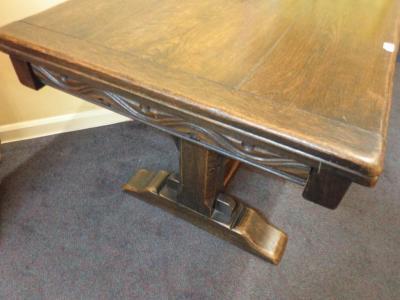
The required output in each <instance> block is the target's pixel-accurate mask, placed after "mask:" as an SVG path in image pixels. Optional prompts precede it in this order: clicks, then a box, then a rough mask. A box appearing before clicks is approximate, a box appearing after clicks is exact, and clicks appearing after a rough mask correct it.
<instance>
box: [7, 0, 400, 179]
mask: <svg viewBox="0 0 400 300" xmlns="http://www.w3.org/2000/svg"><path fill="white" fill-rule="evenodd" d="M399 24H400V1H395V0H363V1H361V0H353V1H347V0H337V1H309V0H281V1H274V0H251V1H238V0H212V1H211V0H203V1H198V0H187V1H181V0H163V1H159V0H147V1H142V0H141V1H139V0H131V1H127V0H113V1H108V0H70V1H67V2H66V3H64V4H62V5H59V6H57V7H55V8H53V9H50V10H48V11H46V12H44V13H41V14H39V15H36V16H33V17H30V18H27V19H25V20H22V21H19V22H15V23H13V24H10V25H8V26H6V27H4V28H2V29H1V30H0V48H1V49H2V50H5V51H8V52H11V50H10V49H12V51H13V53H14V54H15V53H16V51H19V52H18V53H21V55H22V54H24V55H25V56H26V55H28V53H29V55H31V56H41V57H44V58H45V59H46V60H47V61H49V62H53V63H57V64H62V65H64V66H68V67H70V68H71V69H78V68H79V70H80V71H81V72H83V73H88V74H91V75H93V76H96V77H97V78H101V79H102V80H104V81H107V82H112V84H113V85H115V86H117V87H118V88H122V89H124V90H127V91H130V92H133V93H140V94H144V95H148V96H151V97H156V98H158V99H161V100H162V101H163V102H164V103H166V104H168V105H169V106H170V107H175V108H176V109H177V110H179V109H185V110H187V111H190V112H192V113H193V114H194V115H196V116H198V117H199V118H202V117H207V118H212V119H213V120H215V121H218V122H220V123H222V124H227V125H229V126H234V127H235V128H239V129H240V130H243V131H246V132H250V133H251V134H254V135H255V136H260V137H264V138H267V139H269V140H272V141H276V142H279V143H281V144H283V145H287V146H288V147H290V148H291V149H294V151H296V150H297V149H299V150H301V151H303V152H310V153H313V155H316V156H320V157H323V158H324V159H326V160H331V161H333V162H337V163H339V164H348V165H350V164H351V168H354V169H355V170H357V171H359V172H362V173H363V174H365V175H366V176H371V177H374V176H377V175H379V174H380V173H381V171H382V168H383V158H384V150H385V140H386V131H387V126H388V115H389V111H390V103H391V90H392V77H393V73H394V68H395V61H396V54H397V48H398V45H399V35H400V34H399V29H400V26H399Z"/></svg>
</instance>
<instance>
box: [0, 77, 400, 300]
mask: <svg viewBox="0 0 400 300" xmlns="http://www.w3.org/2000/svg"><path fill="white" fill-rule="evenodd" d="M395 90H396V92H395V97H394V103H393V110H392V116H391V127H390V131H389V144H388V149H387V159H386V170H385V173H384V174H383V176H382V177H381V180H380V181H379V183H378V186H377V187H376V188H375V189H367V188H364V187H361V186H358V185H353V186H352V187H351V189H350V191H349V193H348V194H347V196H346V198H345V200H344V201H343V202H342V205H341V206H340V207H339V208H338V209H337V210H335V211H330V210H327V209H324V208H322V207H319V206H317V205H314V204H312V203H310V202H307V201H304V200H303V199H302V198H301V188H300V187H298V186H296V185H294V184H291V183H287V182H285V181H283V180H280V179H278V178H275V177H272V176H269V175H263V174H259V173H254V172H251V171H250V170H247V169H243V170H241V171H240V172H239V174H238V175H237V177H236V178H235V180H234V182H233V185H232V188H231V193H233V194H235V195H237V196H238V197H239V198H242V199H244V200H246V201H247V202H250V203H251V204H252V205H254V206H256V207H258V208H260V209H261V210H262V211H263V212H264V213H265V214H266V215H267V216H268V217H269V219H270V220H271V221H272V223H273V224H275V225H277V226H278V227H280V228H282V229H284V230H285V231H286V232H287V233H288V235H289V244H288V248H287V251H286V254H285V257H284V259H283V261H282V262H281V264H280V265H279V266H272V265H270V264H267V263H264V262H263V261H261V260H260V259H258V258H256V257H254V256H252V255H250V254H248V253H246V252H244V251H242V250H240V249H238V248H236V247H234V246H231V245H230V244H228V243H227V242H224V241H221V240H219V239H217V238H215V237H213V236H211V235H209V234H207V233H205V232H203V231H202V230H200V229H198V228H196V227H194V226H192V225H189V224H187V223H185V222H184V221H181V220H179V219H177V218H175V217H173V216H171V215H169V214H168V213H166V212H163V211H161V210H160V209H158V208H154V207H151V206H149V205H148V204H146V203H144V202H141V201H139V200H137V199H134V198H132V197H130V196H128V195H125V194H124V193H123V192H122V191H121V189H120V186H121V185H122V184H123V183H125V181H126V180H127V179H128V178H129V177H130V176H131V175H132V174H133V172H134V171H135V170H137V169H139V168H141V167H148V168H151V169H154V170H157V169H160V168H162V169H168V170H176V169H177V164H178V160H177V158H178V153H177V151H176V149H175V146H174V143H173V141H172V140H171V139H170V138H169V137H168V136H165V135H163V134H161V133H159V132H157V131H155V130H153V129H150V128H148V127H145V126H143V125H140V124H137V123H125V124H119V125H113V126H108V127H103V128H97V129H91V130H86V131H80V132H74V133H68V134H62V135H59V136H53V137H47V138H41V139H36V140H32V141H25V142H18V143H13V144H6V145H3V146H2V151H3V161H2V163H1V164H0V181H1V184H0V299H146V300H147V299H201V300H203V299H396V298H397V299H399V298H400V153H399V152H400V131H399V128H400V76H399V74H397V78H396V86H395Z"/></svg>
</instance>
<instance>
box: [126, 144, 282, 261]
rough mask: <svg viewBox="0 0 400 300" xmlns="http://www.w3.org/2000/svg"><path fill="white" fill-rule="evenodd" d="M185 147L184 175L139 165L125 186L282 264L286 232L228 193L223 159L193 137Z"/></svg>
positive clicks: (133, 192)
mask: <svg viewBox="0 0 400 300" xmlns="http://www.w3.org/2000/svg"><path fill="white" fill-rule="evenodd" d="M180 148H181V168H180V169H181V170H180V176H179V177H180V178H178V177H177V176H175V175H174V174H170V173H169V172H166V171H159V172H150V171H148V170H140V171H139V172H138V173H137V174H136V175H135V176H134V177H132V179H131V180H129V182H128V183H127V184H126V185H125V186H124V190H125V191H127V192H129V193H132V194H134V195H135V196H136V197H138V198H139V199H141V200H145V201H147V202H149V203H151V204H153V205H156V206H158V207H161V208H164V209H165V210H167V211H169V212H171V213H173V214H174V215H176V216H179V217H181V218H183V219H185V220H187V221H189V222H191V223H192V224H194V225H196V226H198V227H200V228H203V229H205V230H207V231H208V232H210V233H213V234H215V235H217V236H219V237H221V238H223V239H225V240H228V241H230V242H232V243H234V244H236V245H238V246H239V247H241V248H243V249H245V250H247V251H249V252H251V253H253V254H256V255H258V256H259V257H261V258H263V259H265V260H267V261H269V262H272V263H274V264H277V263H279V261H280V260H281V258H282V255H283V253H284V250H285V246H286V243H287V236H286V234H285V233H283V232H282V231H280V230H279V229H277V228H275V227H274V226H272V225H271V224H269V223H268V221H267V220H266V219H265V218H264V217H263V216H262V215H261V214H260V213H259V212H258V211H257V210H255V209H253V208H250V207H249V206H247V205H246V204H244V203H242V202H240V201H239V200H237V199H235V198H233V197H231V196H228V195H226V194H224V193H223V189H224V182H225V183H226V182H227V180H226V179H227V176H225V174H226V172H225V166H227V164H226V163H225V161H224V158H223V157H222V156H220V155H219V154H217V153H215V152H212V151H209V150H206V149H204V148H202V147H200V146H197V145H194V144H192V143H189V142H184V141H181V145H180ZM235 168H237V164H236V163H233V166H232V165H231V168H230V169H235ZM228 174H230V172H228ZM228 181H229V180H228Z"/></svg>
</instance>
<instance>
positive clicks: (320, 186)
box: [303, 168, 351, 209]
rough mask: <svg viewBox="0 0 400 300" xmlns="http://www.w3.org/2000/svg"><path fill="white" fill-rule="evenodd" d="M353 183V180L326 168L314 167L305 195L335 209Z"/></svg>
mask: <svg viewBox="0 0 400 300" xmlns="http://www.w3.org/2000/svg"><path fill="white" fill-rule="evenodd" d="M350 185H351V180H349V179H347V178H345V177H342V176H340V175H337V174H335V173H334V172H332V171H330V170H326V169H324V168H321V169H312V170H311V173H310V176H309V178H308V181H307V184H306V187H305V188H304V192H303V197H304V198H305V199H307V200H309V201H312V202H314V203H317V204H319V205H322V206H324V207H327V208H330V209H335V208H337V207H338V205H339V203H340V201H342V199H343V197H344V195H345V194H346V192H347V190H348V189H349V187H350Z"/></svg>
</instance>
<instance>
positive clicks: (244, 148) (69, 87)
mask: <svg viewBox="0 0 400 300" xmlns="http://www.w3.org/2000/svg"><path fill="white" fill-rule="evenodd" d="M32 69H33V71H34V73H35V75H36V76H37V77H38V78H39V79H40V80H41V81H42V82H43V83H45V84H48V85H50V86H53V87H55V88H58V89H61V90H63V91H66V92H68V93H71V94H74V95H77V96H79V97H82V98H84V99H87V100H89V101H92V102H95V103H97V104H101V105H103V106H105V107H108V108H111V109H114V110H117V111H120V112H123V113H125V114H127V115H129V116H131V117H132V118H134V119H137V120H139V121H142V122H144V123H147V124H151V125H154V126H158V127H161V128H166V129H167V130H168V131H172V132H176V133H178V134H180V135H182V134H184V135H187V136H189V137H190V138H191V139H193V140H196V141H199V142H202V143H206V144H209V145H211V146H213V147H216V148H218V149H221V150H222V151H223V152H226V153H229V154H231V155H232V156H233V157H237V158H240V159H241V160H244V161H249V162H251V163H252V164H253V165H259V166H261V167H262V168H266V169H268V168H272V169H274V170H275V172H274V173H275V174H277V175H280V176H282V177H285V178H287V179H289V180H290V179H292V181H294V182H297V183H301V184H304V178H298V177H294V175H293V174H298V173H304V174H307V173H308V171H309V170H310V167H309V166H307V165H305V164H302V163H299V162H297V161H295V160H292V159H288V158H282V157H280V156H279V155H277V154H274V153H271V152H270V151H268V150H266V149H263V148H260V147H258V146H253V145H249V144H246V143H244V142H242V141H240V140H238V139H236V138H234V137H231V136H228V135H226V134H222V133H219V132H216V131H214V130H210V129H206V128H203V127H201V126H199V125H197V124H194V123H192V122H188V121H186V120H184V119H182V118H180V117H175V116H172V115H170V114H168V113H165V112H162V111H160V110H158V109H156V108H153V107H150V106H148V105H145V104H143V103H141V101H140V99H139V98H136V97H130V98H127V97H124V96H122V95H119V94H117V93H115V92H111V91H107V90H102V89H99V88H96V87H92V86H90V85H88V84H86V83H84V82H81V81H79V80H76V79H73V78H69V77H68V76H65V75H61V74H58V73H56V72H54V71H50V70H48V69H46V68H44V67H41V66H36V65H32Z"/></svg>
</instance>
